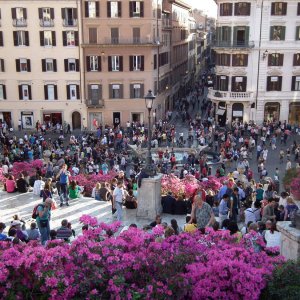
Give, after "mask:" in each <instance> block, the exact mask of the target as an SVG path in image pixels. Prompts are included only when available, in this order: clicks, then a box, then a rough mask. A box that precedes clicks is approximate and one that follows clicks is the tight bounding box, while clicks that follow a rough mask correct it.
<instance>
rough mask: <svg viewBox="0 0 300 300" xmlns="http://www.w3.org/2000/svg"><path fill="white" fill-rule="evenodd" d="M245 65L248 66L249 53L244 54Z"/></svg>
mask: <svg viewBox="0 0 300 300" xmlns="http://www.w3.org/2000/svg"><path fill="white" fill-rule="evenodd" d="M243 66H245V67H247V66H248V54H244V64H243Z"/></svg>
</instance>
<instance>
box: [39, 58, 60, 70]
mask: <svg viewBox="0 0 300 300" xmlns="http://www.w3.org/2000/svg"><path fill="white" fill-rule="evenodd" d="M42 71H43V72H57V65H56V59H53V58H46V59H42Z"/></svg>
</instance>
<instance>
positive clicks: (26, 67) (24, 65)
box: [16, 58, 31, 72]
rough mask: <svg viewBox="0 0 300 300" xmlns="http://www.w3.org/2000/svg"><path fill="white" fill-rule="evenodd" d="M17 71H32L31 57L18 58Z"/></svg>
mask: <svg viewBox="0 0 300 300" xmlns="http://www.w3.org/2000/svg"><path fill="white" fill-rule="evenodd" d="M16 71H17V72H31V68H30V59H26V58H20V59H16Z"/></svg>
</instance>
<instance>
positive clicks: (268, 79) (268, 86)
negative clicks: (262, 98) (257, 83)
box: [267, 76, 271, 92]
mask: <svg viewBox="0 0 300 300" xmlns="http://www.w3.org/2000/svg"><path fill="white" fill-rule="evenodd" d="M270 90H271V77H270V76H268V77H267V91H268V92H269V91H270Z"/></svg>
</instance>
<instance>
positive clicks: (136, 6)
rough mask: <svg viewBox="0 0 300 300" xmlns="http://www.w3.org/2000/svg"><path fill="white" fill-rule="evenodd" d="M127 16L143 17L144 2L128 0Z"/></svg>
mask: <svg viewBox="0 0 300 300" xmlns="http://www.w3.org/2000/svg"><path fill="white" fill-rule="evenodd" d="M129 16H130V18H143V17H144V2H142V1H129Z"/></svg>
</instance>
